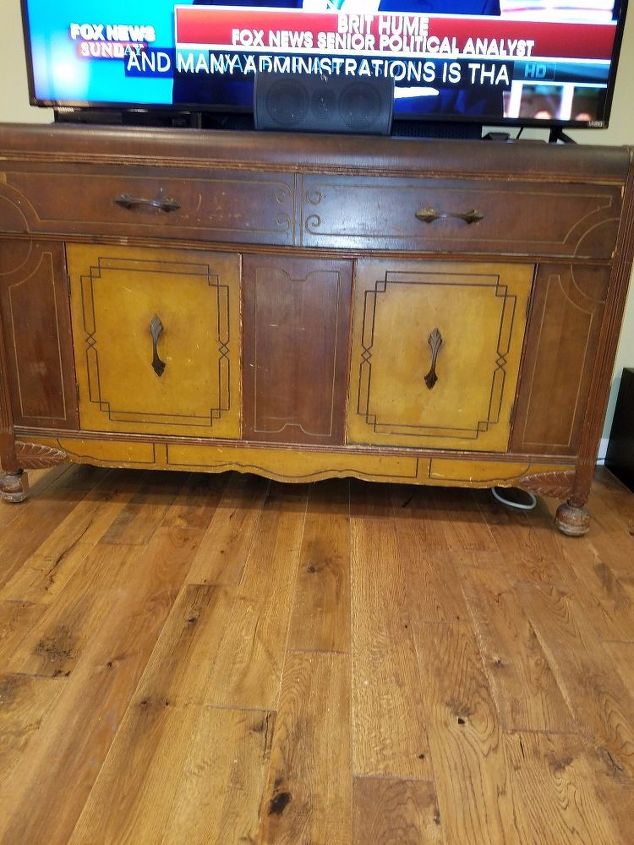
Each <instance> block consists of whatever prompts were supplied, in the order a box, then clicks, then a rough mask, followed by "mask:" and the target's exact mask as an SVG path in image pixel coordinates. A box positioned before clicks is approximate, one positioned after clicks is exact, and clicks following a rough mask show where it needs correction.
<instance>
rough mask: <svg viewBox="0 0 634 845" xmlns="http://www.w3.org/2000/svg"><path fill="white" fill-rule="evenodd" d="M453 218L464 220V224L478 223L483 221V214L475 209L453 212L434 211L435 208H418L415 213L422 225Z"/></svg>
mask: <svg viewBox="0 0 634 845" xmlns="http://www.w3.org/2000/svg"><path fill="white" fill-rule="evenodd" d="M452 217H454V218H455V219H457V220H464V222H465V223H467V224H469V225H470V224H471V223H479V221H480V220H483V219H484V214H482V212H480V211H478V210H477V209H475V208H472V209H471V211H463V212H457V211H456V212H454V211H436V209H435V208H419V210H418V211H417V212H416V218H417V219H418V220H422V222H423V223H433V222H434V220H449V219H450V218H452Z"/></svg>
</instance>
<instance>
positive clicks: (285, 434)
mask: <svg viewBox="0 0 634 845" xmlns="http://www.w3.org/2000/svg"><path fill="white" fill-rule="evenodd" d="M351 283H352V265H351V263H350V262H348V261H330V260H326V259H306V258H289V257H287V256H277V255H271V256H245V258H244V362H245V363H244V433H245V437H246V438H248V439H251V440H264V441H277V442H283V443H321V444H341V443H343V440H344V419H345V404H346V400H345V396H346V372H347V352H348V321H349V314H350V289H351Z"/></svg>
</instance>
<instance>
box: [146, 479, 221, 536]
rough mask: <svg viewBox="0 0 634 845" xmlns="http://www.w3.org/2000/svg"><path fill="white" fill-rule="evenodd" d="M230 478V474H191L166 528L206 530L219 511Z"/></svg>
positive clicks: (174, 505) (171, 512) (176, 499)
mask: <svg viewBox="0 0 634 845" xmlns="http://www.w3.org/2000/svg"><path fill="white" fill-rule="evenodd" d="M230 475H231V474H230V473H202V472H194V473H191V475H189V476H188V477H186V478H185V481H184V483H183V486H182V487H181V489H180V490H179V492H178V494H177V496H176V498H175V499H174V501H173V503H172V505H171V507H170V508H169V510H168V511H167V513H166V514H165V518H164V519H163V521H162V522H161V526H162V527H163V528H198V529H201V528H203V529H206V528H207V526H208V525H209V523H210V521H211V519H212V518H213V515H214V513H215V512H216V508H217V507H218V503H219V502H220V499H221V498H222V495H223V493H224V490H225V487H226V486H227V482H228V481H229V477H230Z"/></svg>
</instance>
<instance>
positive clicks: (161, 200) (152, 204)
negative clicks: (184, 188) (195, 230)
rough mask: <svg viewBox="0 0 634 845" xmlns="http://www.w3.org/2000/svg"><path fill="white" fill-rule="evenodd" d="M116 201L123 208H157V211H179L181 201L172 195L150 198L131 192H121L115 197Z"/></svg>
mask: <svg viewBox="0 0 634 845" xmlns="http://www.w3.org/2000/svg"><path fill="white" fill-rule="evenodd" d="M115 203H116V204H117V205H120V206H121V207H122V208H127V209H128V210H129V211H131V210H132V209H134V208H155V209H156V210H157V211H164V212H165V213H168V212H170V211H178V209H179V208H180V203H178V202H176V200H175V199H172V197H157V198H156V199H153V200H150V199H146V198H145V197H133V196H132V195H131V194H120V195H119V196H118V197H115Z"/></svg>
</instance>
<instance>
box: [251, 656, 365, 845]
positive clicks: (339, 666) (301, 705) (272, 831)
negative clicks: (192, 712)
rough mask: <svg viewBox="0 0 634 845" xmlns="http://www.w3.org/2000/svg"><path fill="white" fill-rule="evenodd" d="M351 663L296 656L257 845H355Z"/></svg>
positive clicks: (288, 669)
mask: <svg viewBox="0 0 634 845" xmlns="http://www.w3.org/2000/svg"><path fill="white" fill-rule="evenodd" d="M351 791H352V785H351V779H350V658H349V657H348V656H347V655H342V654H318V653H316V652H294V653H293V652H291V653H289V655H288V657H287V660H286V665H285V667H284V675H283V678H282V692H281V696H280V706H279V710H278V713H277V717H276V720H275V731H274V733H273V744H272V749H271V760H270V767H269V774H268V781H267V785H266V788H265V791H264V797H263V801H262V809H261V817H262V823H261V828H260V832H259V835H258V842H261V843H262V845H264V843H271V845H273V843H275V845H278V843H279V845H282V843H288V845H295V843H298V842H307V843H308V842H328V843H332V845H348V843H350V839H351V826H352V820H351V816H352V795H351Z"/></svg>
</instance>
